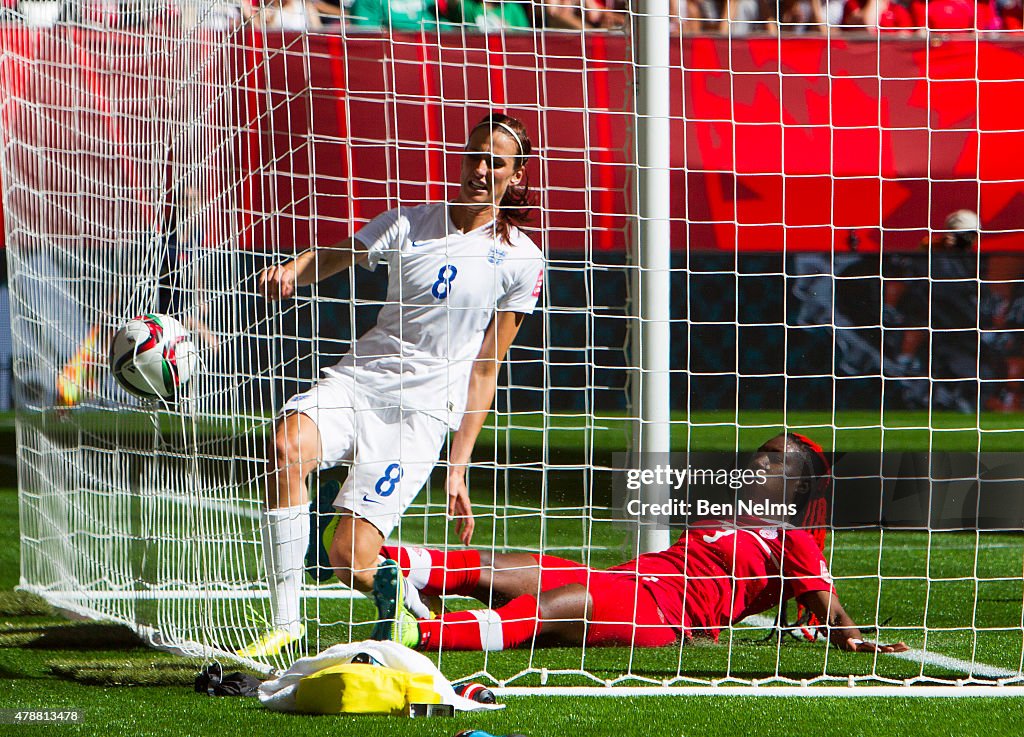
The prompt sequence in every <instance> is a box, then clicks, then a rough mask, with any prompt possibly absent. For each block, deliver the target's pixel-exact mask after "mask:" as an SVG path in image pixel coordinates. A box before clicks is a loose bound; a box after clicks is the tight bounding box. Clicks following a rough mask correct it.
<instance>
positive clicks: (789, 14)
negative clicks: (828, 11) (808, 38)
mask: <svg viewBox="0 0 1024 737" xmlns="http://www.w3.org/2000/svg"><path fill="white" fill-rule="evenodd" d="M761 17H762V19H763V20H764V21H765V23H764V25H763V27H764V30H766V31H767V32H768V33H770V34H772V35H773V36H777V35H779V34H780V33H782V32H783V31H785V32H797V33H801V32H804V31H805V30H808V29H811V30H812V31H813V32H815V33H820V34H822V35H825V34H827V33H828V24H827V23H826V22H825V6H824V5H823V3H822V0H807V1H806V2H805V1H804V0H761Z"/></svg>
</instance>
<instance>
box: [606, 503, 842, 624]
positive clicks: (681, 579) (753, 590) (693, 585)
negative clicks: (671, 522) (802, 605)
mask: <svg viewBox="0 0 1024 737" xmlns="http://www.w3.org/2000/svg"><path fill="white" fill-rule="evenodd" d="M758 524H765V523H761V522H758V521H751V522H750V523H749V524H744V525H742V526H738V525H735V524H733V523H731V522H721V521H709V522H706V523H703V524H701V525H700V526H693V527H691V528H690V529H689V530H687V532H685V533H684V534H683V535H682V536H681V537H680V538H679V540H677V541H676V543H675V544H674V545H673V546H672V547H670V548H669V549H668V550H665V551H662V552H660V553H647V554H645V555H641V556H640V557H639V558H637V559H635V560H632V561H630V562H629V563H623V564H622V565H618V566H614V567H612V568H610V569H609V570H612V571H631V572H635V573H636V574H637V575H638V576H639V579H640V584H641V585H642V586H644V587H645V588H646V589H647V590H648V591H649V592H650V593H651V595H652V597H653V598H654V600H655V601H656V602H657V604H658V608H659V609H660V610H661V612H662V614H663V615H664V616H665V620H666V623H667V624H671V625H673V626H676V627H680V628H681V629H682V630H683V633H684V635H686V636H687V637H689V636H690V635H691V634H705V635H709V636H711V637H714V638H716V639H717V638H718V633H719V631H720V630H721V628H723V627H727V626H728V625H730V624H734V623H736V622H739V621H741V620H743V619H744V618H746V617H749V616H750V615H752V614H759V613H760V612H764V611H767V610H769V609H774V608H775V607H777V606H779V605H781V604H782V602H784V601H786V600H788V599H791V598H793V597H797V596H800V595H801V594H805V593H807V592H810V591H834V590H835V589H834V587H833V586H832V577H831V576H830V575H829V572H828V565H827V564H826V563H825V558H824V557H823V556H822V554H821V551H820V550H819V549H818V545H817V543H816V542H815V541H814V538H813V537H812V536H811V534H810V533H808V532H806V531H804V530H800V529H792V528H784V527H768V526H756V525H758Z"/></svg>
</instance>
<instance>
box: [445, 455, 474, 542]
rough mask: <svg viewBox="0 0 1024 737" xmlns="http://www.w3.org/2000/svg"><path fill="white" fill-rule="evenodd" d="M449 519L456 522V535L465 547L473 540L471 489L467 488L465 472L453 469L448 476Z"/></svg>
mask: <svg viewBox="0 0 1024 737" xmlns="http://www.w3.org/2000/svg"><path fill="white" fill-rule="evenodd" d="M447 487H448V517H449V518H451V519H454V520H455V534H456V535H458V536H459V540H461V541H462V544H463V545H469V543H470V541H471V540H472V539H473V528H474V527H475V526H476V522H475V520H474V519H473V505H471V504H470V503H469V489H467V488H466V476H465V473H464V472H461V471H460V470H456V469H453V470H452V471H451V472H449V474H448V483H447Z"/></svg>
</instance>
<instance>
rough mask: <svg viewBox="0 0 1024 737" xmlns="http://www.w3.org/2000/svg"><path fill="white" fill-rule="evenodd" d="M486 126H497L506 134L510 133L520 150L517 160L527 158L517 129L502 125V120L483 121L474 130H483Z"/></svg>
mask: <svg viewBox="0 0 1024 737" xmlns="http://www.w3.org/2000/svg"><path fill="white" fill-rule="evenodd" d="M485 125H486V126H492V125H496V126H498V127H499V128H501V129H502V130H504V131H505V132H506V133H508V134H509V135H510V136H512V140H513V141H515V142H516V146H517V147H518V150H519V153H517V154H516V158H517V159H521V158H525V157H526V150H525V148H524V147H523V142H522V141H521V140H520V139H519V134H518V133H516V132H515V129H514V128H513V127H512V126H510V125H508V124H507V123H502V122H501V121H500V120H483V121H481V122H479V123H477V125H476V127H475V128H473V130H476V129H477V128H483V127H484V126H485Z"/></svg>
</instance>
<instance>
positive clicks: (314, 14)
mask: <svg viewBox="0 0 1024 737" xmlns="http://www.w3.org/2000/svg"><path fill="white" fill-rule="evenodd" d="M168 1H169V2H174V1H175V0H0V20H5V19H6V20H8V21H10V20H24V21H27V22H28V23H29V24H31V25H37V26H45V25H49V24H52V23H55V22H58V21H75V20H89V19H94V18H99V19H102V21H103V23H104V25H107V26H110V25H119V26H130V25H134V24H137V23H138V22H139V20H140V19H141V18H143V17H145V16H146V15H147V13H154V12H159V8H160V6H161V3H163V2H168ZM633 2H634V4H635V2H636V0H633ZM629 3H630V0H240V2H230V1H227V0H210V2H202V1H201V0H200V2H196V3H189V7H190V8H191V9H192V11H193V12H195V13H197V15H198V16H199V17H200V18H201V22H203V23H204V24H206V25H213V26H232V25H236V24H238V23H241V22H243V21H249V22H252V23H254V24H255V25H257V26H260V27H264V28H268V29H270V28H272V29H282V30H290V31H313V30H317V29H320V28H322V27H324V26H328V25H335V24H338V23H345V24H346V25H349V26H353V27H355V28H357V29H358V28H367V29H371V28H390V29H393V30H398V31H402V30H426V31H431V30H455V29H463V28H467V27H468V28H470V29H472V30H477V31H480V32H483V33H490V32H496V31H506V30H508V31H516V30H520V31H528V30H531V29H534V28H542V29H569V30H582V29H586V28H595V29H602V28H603V29H614V28H619V27H621V26H623V25H624V24H625V23H627V22H629V17H630V13H629V9H630V5H629ZM669 4H670V13H671V15H672V17H673V18H674V21H673V25H674V27H675V30H676V31H677V32H680V33H688V34H697V33H711V34H714V33H718V34H726V35H732V36H741V35H749V34H779V33H794V34H820V35H826V34H831V35H835V34H843V33H865V32H867V33H888V34H900V35H924V34H927V33H929V32H962V33H968V32H988V31H1017V30H1021V28H1022V27H1024V0H669ZM184 5H185V4H184V3H182V7H184ZM164 7H166V6H164ZM634 10H635V7H634Z"/></svg>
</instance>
